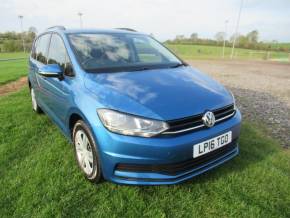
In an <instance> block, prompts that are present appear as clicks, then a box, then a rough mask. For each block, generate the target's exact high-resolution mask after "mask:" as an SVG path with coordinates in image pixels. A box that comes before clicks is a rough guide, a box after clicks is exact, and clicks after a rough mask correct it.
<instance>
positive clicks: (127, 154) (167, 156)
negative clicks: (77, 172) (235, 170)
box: [94, 110, 241, 185]
mask: <svg viewBox="0 0 290 218" xmlns="http://www.w3.org/2000/svg"><path fill="white" fill-rule="evenodd" d="M240 126H241V114H240V112H239V111H238V110H237V112H236V114H235V115H234V116H233V117H232V118H230V119H228V120H226V121H224V122H222V123H218V124H217V125H216V126H214V127H212V128H210V129H202V130H198V131H193V132H190V133H187V134H184V135H176V136H160V137H153V138H142V137H132V136H124V135H118V134H114V133H111V132H109V131H108V130H106V129H105V128H104V127H102V126H98V128H94V133H95V136H96V141H97V143H98V146H99V147H98V150H99V152H100V157H101V164H102V171H103V176H104V178H105V179H106V180H109V181H112V182H116V183H121V184H135V185H160V184H176V183H179V182H182V181H184V180H187V179H189V178H192V177H194V176H196V175H199V174H201V173H203V172H205V171H207V170H209V169H212V168H214V167H216V166H218V165H220V164H222V163H224V162H225V161H227V160H230V159H232V158H233V157H235V156H236V155H238V153H239V148H238V143H237V140H238V137H239V135H240ZM228 131H232V143H231V144H229V145H226V146H224V147H221V148H219V149H217V150H216V151H213V152H210V153H208V154H207V155H204V157H203V156H201V157H202V158H201V159H200V160H195V159H193V157H192V152H193V145H194V144H197V143H199V142H201V141H204V140H206V139H210V138H213V137H215V136H218V135H221V134H223V133H225V132H228Z"/></svg>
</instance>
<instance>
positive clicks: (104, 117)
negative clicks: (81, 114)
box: [98, 109, 168, 137]
mask: <svg viewBox="0 0 290 218" xmlns="http://www.w3.org/2000/svg"><path fill="white" fill-rule="evenodd" d="M98 115H99V117H100V119H101V121H102V123H103V125H104V126H105V127H106V128H107V129H108V130H110V131H112V132H115V133H119V134H123V135H132V136H142V137H152V136H154V135H157V134H159V133H161V132H163V131H165V130H167V129H168V125H167V123H165V122H162V121H158V120H151V119H145V118H140V117H137V116H133V115H129V114H124V113H120V112H117V111H114V110H109V109H99V110H98Z"/></svg>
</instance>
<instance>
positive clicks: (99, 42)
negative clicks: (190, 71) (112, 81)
mask: <svg viewBox="0 0 290 218" xmlns="http://www.w3.org/2000/svg"><path fill="white" fill-rule="evenodd" d="M68 38H69V41H70V43H71V45H72V47H73V50H74V52H75V55H76V57H77V59H78V61H79V63H80V65H81V66H82V68H83V69H84V70H86V71H90V72H110V71H120V70H127V71H130V70H146V69H156V68H164V67H176V66H180V65H182V62H181V61H180V60H179V59H178V58H177V57H176V56H175V55H173V54H172V53H171V52H170V51H169V50H168V49H166V48H165V47H164V46H162V45H161V44H160V43H159V42H157V41H156V40H154V39H152V38H151V37H149V36H146V35H139V34H107V33H106V34H103V33H90V34H87V33H86V34H82V33H80V34H69V35H68Z"/></svg>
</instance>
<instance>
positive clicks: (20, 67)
mask: <svg viewBox="0 0 290 218" xmlns="http://www.w3.org/2000/svg"><path fill="white" fill-rule="evenodd" d="M27 62H28V60H27V59H24V60H17V61H0V85H3V84H5V83H8V82H11V81H14V80H17V79H19V78H20V77H22V76H26V75H27V74H28V66H27Z"/></svg>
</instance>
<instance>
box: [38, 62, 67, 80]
mask: <svg viewBox="0 0 290 218" xmlns="http://www.w3.org/2000/svg"><path fill="white" fill-rule="evenodd" d="M38 74H39V75H41V76H44V77H56V78H59V79H61V78H62V69H61V68H60V66H59V65H58V64H48V65H44V66H43V67H41V68H40V69H39V72H38Z"/></svg>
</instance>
